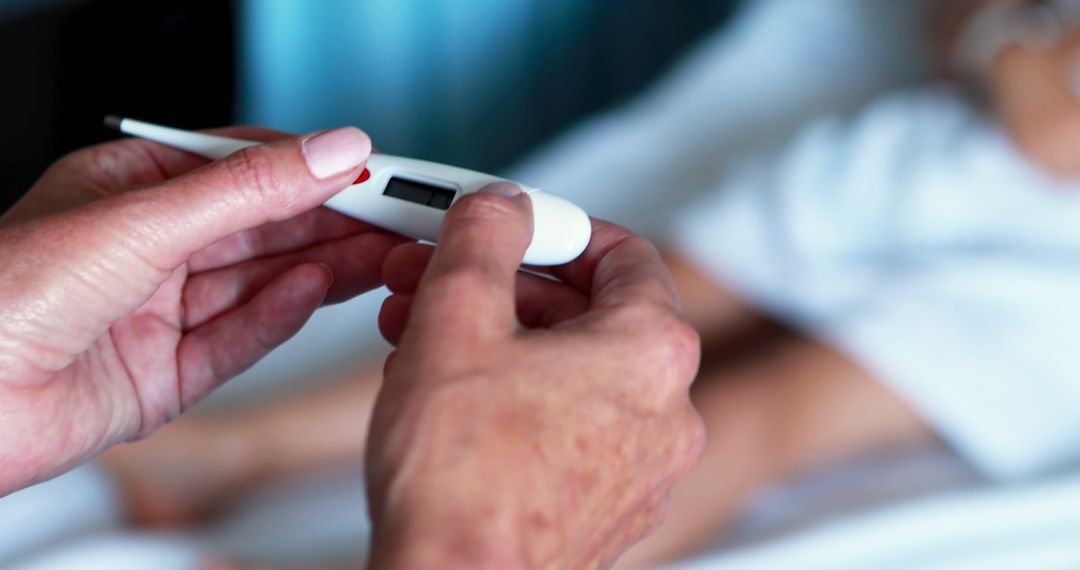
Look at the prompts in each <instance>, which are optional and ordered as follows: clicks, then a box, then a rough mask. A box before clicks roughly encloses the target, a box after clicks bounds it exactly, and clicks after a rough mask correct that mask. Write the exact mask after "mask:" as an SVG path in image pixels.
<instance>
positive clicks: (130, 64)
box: [0, 0, 736, 205]
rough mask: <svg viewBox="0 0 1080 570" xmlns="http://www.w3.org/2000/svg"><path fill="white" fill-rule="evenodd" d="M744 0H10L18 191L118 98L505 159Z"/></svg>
mask: <svg viewBox="0 0 1080 570" xmlns="http://www.w3.org/2000/svg"><path fill="white" fill-rule="evenodd" d="M734 4H736V2H735V1H734V0H721V1H715V0H714V1H705V0H700V1H699V0H692V1H688V2H680V3H678V4H672V5H667V4H662V3H656V2H649V1H647V0H632V1H628V2H614V1H601V2H574V1H570V0H557V1H550V2H535V1H532V0H486V1H480V0H478V1H471V2H465V3H461V2H451V1H450V0H408V1H390V0H385V1H381V0H376V1H363V2H354V1H346V0H329V1H326V2H320V3H317V4H312V3H310V2H303V1H300V0H271V1H260V0H236V1H231V2H230V1H211V0H208V1H195V0H165V1H162V2H140V1H137V0H99V1H78V0H68V1H64V0H51V1H41V0H3V1H2V2H0V54H2V55H0V57H2V58H3V59H2V60H0V66H2V70H3V72H4V74H5V77H8V80H7V81H6V82H5V83H6V84H7V88H6V89H5V90H4V93H3V95H2V97H3V103H4V104H3V106H2V109H3V110H2V111H0V112H2V113H3V115H2V117H0V118H2V120H3V124H4V125H5V132H6V133H8V136H7V137H6V138H5V140H4V142H3V143H0V144H3V145H4V146H3V153H2V158H0V160H2V161H3V162H0V167H2V168H3V171H4V172H5V174H6V175H5V177H4V182H3V184H4V186H3V195H4V200H5V202H4V204H5V205H9V204H10V203H11V202H12V201H13V200H14V199H15V198H17V197H18V196H19V195H20V193H21V192H23V191H25V190H26V189H27V188H29V185H30V184H32V183H33V181H34V180H35V179H36V178H37V177H38V176H39V175H40V173H41V172H42V170H43V169H44V168H45V167H46V166H47V165H48V164H50V163H51V162H52V161H54V160H55V159H56V158H58V157H59V156H61V155H62V154H63V153H66V152H69V151H71V150H73V149H75V148H79V147H82V146H86V145H88V144H92V143H96V142H100V141H103V140H106V139H108V138H110V137H111V136H113V135H111V134H110V133H108V132H106V131H105V130H104V129H103V128H102V127H101V118H102V117H103V116H104V115H106V114H110V113H111V114H120V115H123V116H131V117H136V118H142V119H145V120H149V121H156V122H160V123H163V124H168V125H177V126H180V127H184V128H205V127H211V126H220V125H225V124H231V123H250V124H260V125H266V126H270V127H273V128H276V129H280V130H285V131H293V132H307V131H312V130H317V129H322V128H329V127H333V126H336V125H343V124H353V125H362V126H363V128H364V129H365V130H367V131H368V132H369V133H370V134H371V135H372V137H373V139H374V140H376V141H377V144H378V146H379V147H380V148H381V149H383V150H384V151H385V152H392V153H396V154H402V155H406V156H415V157H420V158H425V159H429V160H436V161H443V162H447V163H451V164H460V165H462V166H466V167H470V168H475V169H479V170H487V171H493V170H499V169H503V168H506V167H507V166H509V165H510V164H511V163H512V162H513V161H515V160H517V159H520V158H521V157H522V156H523V155H524V154H525V153H526V152H527V151H528V150H530V149H533V148H535V147H536V146H537V145H538V144H539V143H540V142H542V141H545V140H547V139H550V138H551V137H552V136H554V135H555V134H556V133H558V132H559V131H560V130H562V129H565V128H566V127H567V126H568V125H570V124H572V123H573V122H574V121H575V120H578V119H581V118H582V117H584V116H587V115H588V114H590V113H593V112H596V111H597V110H599V109H602V108H604V107H606V106H609V105H611V104H613V103H616V102H619V101H621V100H624V99H625V98H627V97H629V96H630V95H631V94H632V93H635V92H636V91H637V90H639V89H641V88H642V87H643V86H645V85H646V84H647V83H648V82H649V81H650V80H651V79H653V78H655V77H656V75H657V74H658V73H660V72H661V71H662V70H663V69H665V67H666V66H667V65H670V63H671V62H672V60H673V59H674V58H675V57H676V56H677V55H678V54H680V53H682V52H683V51H684V50H685V49H687V47H688V46H690V45H693V44H694V42H696V41H699V40H700V39H701V38H702V36H703V35H704V34H706V33H707V32H709V31H711V30H712V29H713V28H715V27H716V26H719V25H720V24H722V23H723V22H724V21H725V20H726V18H727V17H728V16H729V14H730V13H731V12H732V10H733V7H734Z"/></svg>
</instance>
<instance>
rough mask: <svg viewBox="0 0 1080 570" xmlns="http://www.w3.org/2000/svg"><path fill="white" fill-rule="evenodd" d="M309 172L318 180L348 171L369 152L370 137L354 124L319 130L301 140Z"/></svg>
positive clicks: (356, 165) (357, 164)
mask: <svg viewBox="0 0 1080 570" xmlns="http://www.w3.org/2000/svg"><path fill="white" fill-rule="evenodd" d="M301 148H302V149H303V151H304V160H306V161H307V165H308V170H310V171H311V175H312V176H314V177H315V178H318V179H319V180H323V179H326V178H330V177H331V176H336V175H338V174H341V173H343V172H348V171H350V170H352V169H354V168H356V167H358V166H360V164H361V163H362V162H364V161H365V160H367V157H368V155H369V154H371V139H369V138H368V136H367V135H366V134H364V132H363V131H361V130H360V129H358V128H356V127H344V128H340V129H334V130H332V131H326V132H323V133H319V134H317V135H315V136H312V137H308V138H306V139H304V142H303V143H301Z"/></svg>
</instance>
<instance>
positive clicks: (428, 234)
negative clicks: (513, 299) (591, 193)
mask: <svg viewBox="0 0 1080 570" xmlns="http://www.w3.org/2000/svg"><path fill="white" fill-rule="evenodd" d="M106 123H107V124H108V125H109V126H111V127H113V128H116V129H117V130H119V131H120V132H123V133H126V134H129V135H132V136H136V137H140V138H144V139H148V140H152V141H156V142H159V143H162V144H165V145H168V146H171V147H174V148H178V149H181V150H185V151H188V152H191V153H193V154H197V155H200V156H203V157H206V158H209V159H212V160H218V159H222V158H225V157H226V156H228V155H230V154H232V153H234V152H236V151H238V150H240V149H242V148H245V147H249V146H254V145H257V144H261V143H258V142H255V141H248V140H241V139H232V138H227V137H219V136H214V135H208V134H204V133H196V132H191V131H184V130H179V129H172V128H169V127H162V126H159V125H153V124H150V123H144V122H142V121H135V120H133V119H118V118H115V117H110V118H108V119H106ZM493 182H510V183H512V184H516V185H517V186H518V187H520V188H521V189H522V191H524V192H525V193H526V194H528V195H529V197H530V199H531V200H532V208H533V238H532V242H531V243H530V244H529V248H528V250H526V252H525V258H524V263H527V264H529V265H543V266H548V265H561V264H563V263H569V262H571V261H573V260H574V259H576V258H577V257H578V256H579V255H581V252H583V251H585V247H586V246H588V245H589V239H590V238H591V237H592V223H591V221H590V220H589V216H588V214H586V213H585V212H584V211H583V210H582V209H581V208H579V207H577V206H576V205H574V204H573V203H571V202H569V201H568V200H565V199H563V198H560V197H558V196H555V195H554V194H548V193H546V192H542V191H540V190H538V189H536V188H532V187H530V186H526V185H524V184H520V183H518V182H514V181H512V180H506V179H504V178H499V177H497V176H491V175H489V174H483V173H480V172H475V171H472V170H467V169H464V168H457V167H454V166H447V165H445V164H438V163H434V162H427V161H423V160H415V159H411V158H403V157H400V156H390V155H385V154H373V155H371V157H370V158H368V161H367V167H366V172H365V174H364V176H362V177H361V179H360V180H358V181H357V183H356V184H353V185H352V186H349V187H348V188H346V189H344V190H342V191H341V192H340V193H338V194H337V195H335V196H334V197H332V198H330V199H329V200H327V201H326V204H325V205H326V206H327V207H328V208H331V209H333V210H337V211H338V212H341V213H343V214H345V215H347V216H351V217H354V218H357V219H360V220H363V221H365V222H368V223H370V224H373V225H376V226H379V227H381V228H386V229H388V230H391V231H394V232H397V233H400V234H402V235H406V236H409V237H412V238H416V239H420V240H426V241H432V242H433V241H436V239H437V238H438V237H439V229H440V228H441V227H442V221H443V217H444V216H445V214H446V210H448V209H449V208H450V206H451V205H453V203H454V202H455V201H457V200H458V199H460V198H461V196H464V195H465V194H471V193H473V192H476V191H477V190H479V189H480V188H482V187H484V186H486V185H488V184H491V183H493Z"/></svg>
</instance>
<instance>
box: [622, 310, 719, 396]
mask: <svg viewBox="0 0 1080 570" xmlns="http://www.w3.org/2000/svg"><path fill="white" fill-rule="evenodd" d="M620 312H621V313H622V314H621V315H620V316H619V317H618V320H619V321H621V327H622V328H623V330H626V331H630V334H631V335H633V337H634V340H633V341H632V342H633V343H634V346H635V350H636V352H637V353H638V354H639V355H641V356H642V357H643V358H644V359H645V360H646V362H647V363H648V364H649V365H650V366H651V368H652V369H653V370H657V371H659V374H658V377H660V378H662V379H663V380H664V381H665V383H666V384H667V385H669V386H670V387H671V389H672V390H674V391H675V392H676V393H678V392H681V391H685V389H686V387H687V386H689V384H690V382H691V381H693V379H694V376H695V375H696V374H697V369H698V364H699V362H700V359H701V339H700V337H699V336H698V333H697V331H696V330H695V329H694V327H692V326H690V324H689V323H688V322H687V321H686V319H685V318H683V317H682V316H681V315H679V314H678V313H677V312H675V310H674V309H672V308H670V307H664V306H660V305H636V306H632V307H625V308H622V309H620Z"/></svg>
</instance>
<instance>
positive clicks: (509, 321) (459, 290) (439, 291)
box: [409, 183, 533, 338]
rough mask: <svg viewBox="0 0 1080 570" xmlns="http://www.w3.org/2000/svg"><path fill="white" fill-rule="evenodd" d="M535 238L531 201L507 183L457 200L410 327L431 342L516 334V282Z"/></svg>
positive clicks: (418, 292)
mask: <svg viewBox="0 0 1080 570" xmlns="http://www.w3.org/2000/svg"><path fill="white" fill-rule="evenodd" d="M532 234H533V219H532V202H531V201H530V199H529V197H528V195H526V194H524V193H523V192H522V191H521V189H520V188H519V187H518V186H517V185H515V184H511V183H500V184H493V185H490V186H487V187H485V188H483V189H481V190H480V191H479V192H477V193H476V194H472V195H469V196H465V197H463V198H462V199H460V200H458V202H457V203H456V204H454V206H453V207H451V208H450V210H449V211H448V212H447V213H446V217H445V218H444V220H443V225H442V230H441V231H440V232H439V243H438V244H437V245H436V246H435V253H434V254H433V255H432V258H431V262H430V263H429V264H428V266H427V269H426V271H425V272H424V275H423V276H422V277H421V279H420V283H419V285H418V287H417V290H416V296H415V298H414V301H413V306H412V307H413V308H412V311H411V315H410V321H409V322H410V325H415V326H411V327H409V328H412V329H414V331H415V332H414V333H413V334H425V333H426V334H430V335H432V336H434V337H435V338H461V337H462V336H470V334H471V335H481V336H483V335H489V334H494V335H500V334H507V333H510V332H512V331H513V330H514V327H515V325H516V322H517V321H516V316H515V315H516V313H515V310H514V281H515V278H516V275H517V270H518V267H519V266H520V265H521V259H522V257H523V256H524V255H525V250H526V248H528V246H529V242H530V241H531V239H532Z"/></svg>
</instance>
